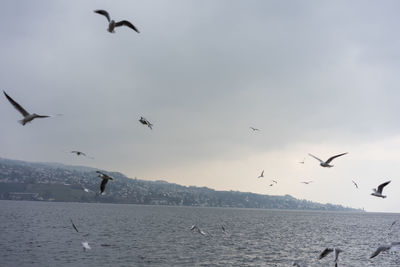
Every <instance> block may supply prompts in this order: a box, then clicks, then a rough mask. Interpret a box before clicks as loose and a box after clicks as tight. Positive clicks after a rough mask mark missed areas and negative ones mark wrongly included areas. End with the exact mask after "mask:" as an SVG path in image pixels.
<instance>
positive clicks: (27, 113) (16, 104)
mask: <svg viewBox="0 0 400 267" xmlns="http://www.w3.org/2000/svg"><path fill="white" fill-rule="evenodd" d="M3 93H4V95H5V96H6V97H7V99H8V101H10V103H11V104H12V105H13V106H14V108H16V109H17V110H18V111H19V112H20V113H21V114H22V116H24V117H26V116H28V115H29V112H28V111H26V110H25V109H24V108H23V107H21V105H20V104H18V103H17V102H15V101H14V99H12V98H11V97H10V96H9V95H7V94H6V92H4V91H3Z"/></svg>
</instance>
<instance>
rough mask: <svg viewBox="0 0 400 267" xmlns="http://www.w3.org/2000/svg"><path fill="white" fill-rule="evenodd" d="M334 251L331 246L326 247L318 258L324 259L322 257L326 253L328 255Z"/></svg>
mask: <svg viewBox="0 0 400 267" xmlns="http://www.w3.org/2000/svg"><path fill="white" fill-rule="evenodd" d="M332 251H333V249H331V248H326V249H324V250H323V251H322V252H321V254H319V257H318V259H319V260H320V259H322V258H325V257H326V255H328V254H329V253H331V252H332Z"/></svg>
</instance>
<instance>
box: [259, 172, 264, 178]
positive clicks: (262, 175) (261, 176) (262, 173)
mask: <svg viewBox="0 0 400 267" xmlns="http://www.w3.org/2000/svg"><path fill="white" fill-rule="evenodd" d="M263 177H264V170H263V171H262V172H261V174H260V176H258V178H263Z"/></svg>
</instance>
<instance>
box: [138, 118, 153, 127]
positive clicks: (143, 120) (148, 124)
mask: <svg viewBox="0 0 400 267" xmlns="http://www.w3.org/2000/svg"><path fill="white" fill-rule="evenodd" d="M139 121H140V122H141V123H142V124H143V125H147V126H148V127H149V128H150V129H152V130H153V124H151V123H150V122H149V121H148V120H146V119H145V118H143V117H140V120H139Z"/></svg>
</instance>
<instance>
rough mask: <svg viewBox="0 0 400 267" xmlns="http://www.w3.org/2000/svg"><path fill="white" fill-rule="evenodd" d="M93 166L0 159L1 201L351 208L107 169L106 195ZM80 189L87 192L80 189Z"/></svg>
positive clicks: (348, 209) (336, 209) (335, 209)
mask: <svg viewBox="0 0 400 267" xmlns="http://www.w3.org/2000/svg"><path fill="white" fill-rule="evenodd" d="M96 170H97V169H94V168H89V167H83V166H67V165H63V164H59V163H32V162H24V161H17V160H9V159H3V158H0V199H7V200H37V201H65V202H104V203H131V204H152V205H175V206H206V207H237V208H262V209H301V210H330V211H356V210H355V209H351V208H347V207H343V206H340V205H333V204H320V203H315V202H311V201H308V200H299V199H295V198H294V197H292V196H290V195H285V196H269V195H260V194H254V193H245V192H238V191H216V190H213V189H210V188H207V187H195V186H181V185H178V184H173V183H168V182H165V181H146V180H139V179H136V178H135V179H131V178H128V177H126V176H125V175H123V174H121V173H119V172H106V173H108V174H110V175H111V176H113V177H114V178H115V179H114V180H113V181H111V182H109V183H108V184H107V188H106V194H104V195H99V193H98V191H99V184H100V182H101V180H100V178H98V177H97V173H96ZM104 172H105V171H104ZM84 188H87V189H89V190H90V191H89V192H85V191H84V190H83V189H84ZM358 211H359V210H358Z"/></svg>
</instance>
